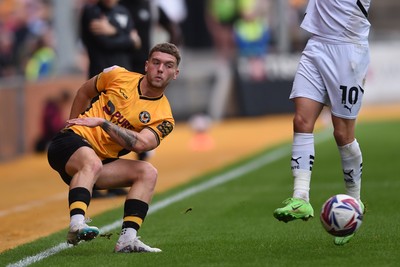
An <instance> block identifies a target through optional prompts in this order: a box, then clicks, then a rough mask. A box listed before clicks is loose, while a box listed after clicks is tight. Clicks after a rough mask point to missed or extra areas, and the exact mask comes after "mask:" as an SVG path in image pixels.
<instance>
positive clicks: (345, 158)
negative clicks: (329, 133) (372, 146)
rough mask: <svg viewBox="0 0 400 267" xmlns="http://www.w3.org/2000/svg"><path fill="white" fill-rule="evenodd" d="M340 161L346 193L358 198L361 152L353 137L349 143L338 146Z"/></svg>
mask: <svg viewBox="0 0 400 267" xmlns="http://www.w3.org/2000/svg"><path fill="white" fill-rule="evenodd" d="M338 148H339V153H340V158H341V161H342V168H343V175H344V184H345V188H346V194H347V195H349V196H352V197H354V198H355V199H357V200H360V194H361V193H360V192H361V176H362V154H361V149H360V145H359V144H358V142H357V140H356V139H354V141H353V142H351V143H350V144H347V145H344V146H341V147H338Z"/></svg>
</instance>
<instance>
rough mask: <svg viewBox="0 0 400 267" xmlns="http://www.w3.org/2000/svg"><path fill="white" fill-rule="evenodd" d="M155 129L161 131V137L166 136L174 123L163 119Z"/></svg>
mask: <svg viewBox="0 0 400 267" xmlns="http://www.w3.org/2000/svg"><path fill="white" fill-rule="evenodd" d="M157 129H158V130H159V131H160V132H161V134H162V137H166V136H167V135H169V133H170V132H172V130H173V129H174V125H173V124H172V123H171V122H169V121H163V122H162V123H161V124H159V125H158V126H157Z"/></svg>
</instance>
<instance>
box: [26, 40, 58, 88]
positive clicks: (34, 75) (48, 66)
mask: <svg viewBox="0 0 400 267" xmlns="http://www.w3.org/2000/svg"><path fill="white" fill-rule="evenodd" d="M29 43H30V44H31V48H30V50H31V51H32V52H31V56H30V57H29V58H28V60H27V63H26V66H25V78H26V79H27V80H28V81H37V80H40V79H43V78H46V77H49V76H51V75H52V74H53V73H54V66H55V60H56V54H55V52H54V50H53V48H52V46H51V45H50V44H49V41H48V37H47V36H46V35H45V34H43V35H40V36H35V37H33V38H31V39H30V40H29Z"/></svg>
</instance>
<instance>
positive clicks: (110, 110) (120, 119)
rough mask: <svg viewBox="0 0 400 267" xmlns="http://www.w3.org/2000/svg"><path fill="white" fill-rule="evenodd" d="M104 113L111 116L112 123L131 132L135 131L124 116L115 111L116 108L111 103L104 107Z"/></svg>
mask: <svg viewBox="0 0 400 267" xmlns="http://www.w3.org/2000/svg"><path fill="white" fill-rule="evenodd" d="M103 111H104V112H105V113H106V114H107V115H110V116H111V117H110V122H112V123H115V124H116V125H118V126H120V127H123V128H126V129H129V130H133V129H135V127H133V126H132V124H131V123H130V122H129V121H128V120H127V119H126V118H125V117H124V115H122V113H121V112H119V111H116V110H115V106H114V104H113V103H112V102H111V101H108V102H107V105H105V106H104V107H103Z"/></svg>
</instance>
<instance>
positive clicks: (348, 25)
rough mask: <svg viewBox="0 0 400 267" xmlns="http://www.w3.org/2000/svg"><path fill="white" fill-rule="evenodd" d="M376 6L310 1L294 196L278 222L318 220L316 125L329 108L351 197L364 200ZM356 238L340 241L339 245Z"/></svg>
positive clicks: (299, 79)
mask: <svg viewBox="0 0 400 267" xmlns="http://www.w3.org/2000/svg"><path fill="white" fill-rule="evenodd" d="M370 2H371V1H370V0H309V2H308V6H307V9H306V14H305V17H304V20H303V22H302V24H301V27H302V28H303V29H305V30H306V31H308V32H310V33H311V35H312V36H311V38H310V39H309V41H308V42H307V45H306V47H305V49H304V51H303V53H302V56H301V59H300V62H299V66H298V69H297V73H296V76H295V79H294V82H293V88H292V92H291V94H290V99H292V100H293V101H294V104H295V115H294V119H293V131H294V133H293V143H292V158H291V168H292V173H293V176H294V186H293V196H292V197H291V198H288V199H286V200H285V201H284V204H285V206H284V207H283V208H278V209H276V210H275V211H274V217H275V218H277V219H278V220H280V221H284V222H289V221H292V220H295V219H302V220H308V219H309V218H312V217H313V216H314V210H313V208H312V206H311V204H310V199H309V191H310V181H311V172H312V167H313V163H314V156H315V151H314V134H313V131H314V125H315V122H316V120H317V118H318V117H319V115H320V113H321V111H322V109H323V107H324V106H329V107H330V110H331V117H332V124H333V127H334V132H333V135H334V138H335V141H336V144H337V146H338V149H339V154H340V158H341V163H342V168H343V175H344V184H345V189H346V194H347V195H350V196H352V197H354V198H356V199H357V200H358V201H359V202H360V204H361V206H362V208H363V209H364V204H363V203H362V202H361V199H360V191H361V174H362V154H361V150H360V146H359V144H358V142H357V140H356V138H355V124H356V118H357V115H358V113H359V111H360V107H361V102H362V98H363V95H364V83H365V76H366V73H367V69H368V65H369V46H368V35H369V29H370V23H369V21H368V9H369V7H370ZM353 236H354V234H352V235H349V236H345V237H335V239H334V243H335V244H336V245H343V244H346V243H348V242H349V241H350V239H351V238H352V237H353Z"/></svg>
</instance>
